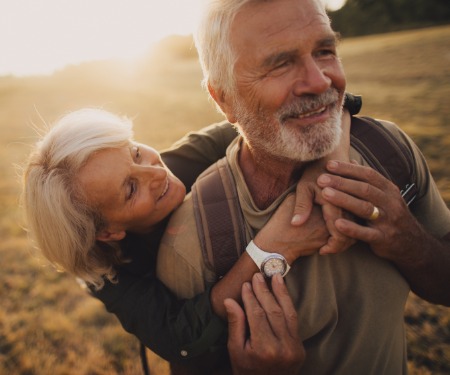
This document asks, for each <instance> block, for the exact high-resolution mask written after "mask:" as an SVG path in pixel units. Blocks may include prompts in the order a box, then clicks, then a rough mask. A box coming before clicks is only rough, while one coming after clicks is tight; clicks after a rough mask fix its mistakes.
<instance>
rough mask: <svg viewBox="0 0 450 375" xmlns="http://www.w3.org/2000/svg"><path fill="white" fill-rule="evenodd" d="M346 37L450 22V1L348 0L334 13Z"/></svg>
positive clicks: (335, 20)
mask: <svg viewBox="0 0 450 375" xmlns="http://www.w3.org/2000/svg"><path fill="white" fill-rule="evenodd" d="M330 17H331V19H332V22H333V28H334V29H335V30H336V31H339V32H340V33H341V34H342V35H343V36H344V37H349V36H357V35H369V34H378V33H387V32H392V31H399V30H410V29H416V28H422V27H430V26H436V25H444V24H449V23H450V5H449V2H448V0H413V1H411V0H347V2H346V4H345V5H344V6H343V7H342V8H341V9H339V10H338V11H335V12H330Z"/></svg>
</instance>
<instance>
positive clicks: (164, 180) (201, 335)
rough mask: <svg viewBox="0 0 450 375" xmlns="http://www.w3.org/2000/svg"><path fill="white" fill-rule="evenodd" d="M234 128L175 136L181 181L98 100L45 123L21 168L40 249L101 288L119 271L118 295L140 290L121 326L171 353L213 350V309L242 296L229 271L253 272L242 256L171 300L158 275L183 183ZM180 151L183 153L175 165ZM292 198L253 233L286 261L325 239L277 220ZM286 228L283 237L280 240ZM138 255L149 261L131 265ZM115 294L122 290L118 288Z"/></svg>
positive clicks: (220, 151) (215, 155)
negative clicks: (182, 138) (212, 281)
mask: <svg viewBox="0 0 450 375" xmlns="http://www.w3.org/2000/svg"><path fill="white" fill-rule="evenodd" d="M235 135H236V133H235V131H234V130H233V128H232V127H231V126H230V125H229V124H221V125H217V126H214V127H210V128H207V129H206V130H203V131H202V132H200V133H199V134H193V135H191V136H190V137H189V140H190V142H191V143H185V144H181V145H179V147H178V152H177V153H175V154H171V153H168V154H166V160H167V161H168V162H169V163H170V164H171V165H172V166H174V167H175V168H176V169H177V170H178V172H177V173H178V174H179V175H181V176H182V178H183V182H184V183H183V182H182V181H181V180H180V179H178V178H177V177H176V176H175V175H174V174H173V173H172V172H171V170H169V168H168V167H167V166H166V164H165V163H164V162H163V161H162V159H161V156H160V154H159V153H158V152H157V151H156V150H155V149H153V148H151V147H149V146H146V145H143V144H139V143H136V142H135V141H133V131H132V124H131V122H130V121H129V120H127V119H125V118H121V117H118V116H116V115H114V114H111V113H109V112H106V111H103V110H99V109H82V110H79V111H76V112H73V113H70V114H68V115H66V116H64V117H62V118H61V119H60V120H59V121H58V122H57V123H56V125H55V126H54V127H52V128H51V129H50V131H49V132H48V133H47V134H46V135H45V136H44V137H43V138H42V139H41V140H40V141H39V142H38V143H37V144H36V147H35V150H34V151H33V152H32V153H31V155H30V158H29V161H28V164H27V166H26V168H25V173H24V179H23V184H24V189H23V203H24V207H25V211H26V216H27V220H28V228H29V232H30V234H31V236H32V238H33V239H34V241H35V243H36V245H37V247H38V248H39V249H40V251H41V252H42V254H43V255H44V256H45V257H46V258H47V259H48V260H49V261H50V262H51V263H52V264H54V265H55V266H56V267H57V268H59V269H62V270H64V271H66V272H68V273H70V274H71V275H74V276H76V277H78V278H81V279H82V280H84V281H85V282H86V283H87V284H88V285H89V286H90V288H91V289H92V291H93V293H94V294H97V295H99V294H100V295H101V293H102V290H103V288H104V286H105V283H106V284H107V285H108V287H109V289H107V291H106V293H109V292H108V290H111V288H112V289H114V285H115V283H116V282H117V274H118V271H120V272H119V274H120V276H119V278H120V283H119V284H120V285H121V287H122V288H124V290H126V293H125V292H124V293H123V296H125V294H126V295H127V296H130V295H135V296H136V298H138V297H137V296H138V295H139V296H140V297H139V298H145V302H138V303H137V305H136V308H135V309H134V311H133V314H134V315H133V316H132V317H127V319H123V316H122V319H121V321H122V324H123V325H124V328H125V329H127V330H129V331H130V332H132V333H135V332H136V331H139V330H142V329H143V327H145V329H146V333H145V335H144V336H145V337H144V339H142V338H141V337H139V338H141V340H142V341H143V342H144V343H145V345H146V346H148V347H150V348H151V349H152V350H154V351H155V352H156V353H157V354H159V355H161V356H162V357H164V358H166V359H168V360H171V361H173V360H177V359H179V358H180V354H179V353H180V351H181V352H184V353H185V355H184V354H182V355H183V356H187V357H191V356H196V355H199V354H202V352H203V350H198V347H202V348H205V347H208V348H210V349H211V347H213V346H214V345H215V344H217V343H218V342H220V338H221V337H222V333H223V328H224V325H223V323H222V321H221V320H220V319H219V318H218V317H217V315H215V314H214V311H216V312H219V313H220V312H221V311H223V301H224V299H225V298H227V297H231V298H234V299H239V297H240V292H241V285H242V283H237V282H235V280H236V279H233V275H235V274H236V273H239V280H242V279H243V278H244V279H248V280H250V279H251V276H252V275H253V274H254V272H255V269H254V268H250V269H246V268H245V267H244V268H243V267H241V266H240V264H239V262H238V263H236V265H235V266H234V267H233V269H232V270H231V271H230V277H228V275H227V277H225V278H224V279H222V280H221V281H219V283H217V284H216V286H215V287H214V288H212V291H211V290H210V289H208V290H207V291H206V292H205V293H203V294H202V295H199V296H196V297H195V298H193V299H191V300H187V301H179V300H177V298H176V297H175V296H173V295H172V294H171V293H170V291H169V290H168V289H166V288H165V287H164V285H162V284H161V283H160V282H159V281H158V280H157V279H156V277H155V276H154V267H153V266H154V263H155V259H156V258H155V257H156V253H157V251H156V250H157V246H158V241H159V239H160V237H161V234H162V233H163V230H164V227H165V224H166V219H167V218H168V216H169V215H170V214H171V212H172V211H173V210H175V209H176V208H177V206H178V205H180V204H181V202H182V201H183V199H184V197H185V193H186V187H187V188H188V189H189V187H190V186H191V184H192V182H193V179H194V178H195V177H196V176H197V175H198V174H199V173H200V172H201V171H202V170H203V169H205V168H206V167H207V166H208V165H209V164H212V163H213V162H215V161H216V160H217V159H219V158H220V157H222V156H223V155H224V154H225V149H226V147H227V145H228V144H229V143H230V142H231V140H232V139H233V138H234V137H235ZM202 150H203V153H202ZM206 150H209V151H206ZM185 157H187V161H184V164H183V163H181V166H180V165H178V162H179V161H180V160H181V159H183V158H185ZM187 166H188V167H187ZM292 199H293V198H292V197H291V198H290V202H289V204H288V203H286V204H283V205H282V206H281V207H280V209H279V211H278V212H277V214H276V215H274V217H273V218H272V219H271V220H270V221H269V223H268V224H267V225H266V227H265V228H264V229H263V230H261V231H260V232H259V234H258V235H257V236H256V238H255V239H254V241H255V243H258V244H259V245H260V246H261V247H263V248H266V249H274V248H275V246H277V247H276V249H277V251H278V252H279V253H281V254H285V255H286V256H287V254H289V259H290V260H291V261H293V260H294V259H295V258H296V257H298V256H299V255H300V254H302V252H303V254H304V252H305V249H306V248H307V249H317V248H320V246H322V245H323V244H325V243H326V242H327V238H328V232H327V231H326V230H323V231H317V230H314V231H313V230H310V235H309V237H305V232H306V231H305V230H302V231H298V230H297V231H298V232H299V234H298V235H296V234H293V232H294V230H293V228H292V227H291V228H284V227H285V226H284V227H283V226H281V225H280V222H284V223H286V222H289V218H288V215H292V204H293V201H292ZM316 216H317V215H316ZM288 227H289V226H288ZM303 227H306V229H307V227H308V225H305V226H302V228H303ZM284 234H286V238H289V241H288V240H286V242H285V243H281V242H280V240H279V238H280V237H281V238H283V235H284ZM298 237H300V238H298ZM272 239H273V240H272ZM135 258H138V259H139V260H142V259H145V261H144V262H141V261H139V262H138V264H136V262H134V263H133V259H135ZM136 267H137V268H136ZM136 275H138V276H139V280H141V281H140V282H139V283H136V282H135V281H136ZM127 278H131V280H133V282H132V283H128V279H127ZM139 293H141V294H139ZM112 295H113V296H118V295H120V293H117V291H116V290H115V291H114V293H112ZM210 297H211V300H212V301H214V303H213V305H212V306H211V300H210ZM124 298H125V297H124ZM139 298H138V299H139ZM100 299H102V300H105V299H108V298H107V297H105V295H103V298H101V297H100ZM139 303H142V305H144V303H145V306H146V308H145V310H144V311H145V314H146V316H143V315H142V312H140V311H139V306H140V305H139ZM124 304H126V299H124V300H121V299H120V298H117V299H116V300H114V301H113V302H111V301H110V304H109V305H108V304H107V308H108V309H109V310H112V311H113V312H114V313H116V314H117V315H118V316H119V318H120V317H121V313H120V311H121V306H122V305H124ZM113 305H115V306H114V307H112V306H113ZM125 310H126V311H127V314H129V313H130V310H129V309H127V308H125ZM221 315H222V317H223V314H221ZM128 318H129V319H128ZM139 321H147V323H139ZM130 322H131V323H130ZM139 324H142V325H140V326H139ZM135 325H138V326H137V327H136V326H135ZM199 342H201V345H200V346H199V345H197V344H198V343H199ZM205 344H206V345H205ZM196 348H197V349H196Z"/></svg>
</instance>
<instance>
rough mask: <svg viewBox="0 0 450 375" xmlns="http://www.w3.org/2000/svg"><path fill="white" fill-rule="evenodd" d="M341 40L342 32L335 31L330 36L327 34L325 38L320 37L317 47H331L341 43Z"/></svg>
mask: <svg viewBox="0 0 450 375" xmlns="http://www.w3.org/2000/svg"><path fill="white" fill-rule="evenodd" d="M339 40H340V34H339V33H334V34H332V35H330V36H327V37H325V38H323V39H320V40H319V41H318V42H317V47H329V46H336V45H338V44H339Z"/></svg>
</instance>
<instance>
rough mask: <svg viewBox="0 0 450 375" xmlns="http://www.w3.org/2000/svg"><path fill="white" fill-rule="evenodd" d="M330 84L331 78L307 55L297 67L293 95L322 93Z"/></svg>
mask: <svg viewBox="0 0 450 375" xmlns="http://www.w3.org/2000/svg"><path fill="white" fill-rule="evenodd" d="M331 84H332V80H331V78H330V77H328V76H327V75H326V71H325V69H324V68H322V67H321V66H320V65H319V64H318V63H317V62H316V60H315V59H314V58H313V57H312V56H307V57H305V58H304V59H303V61H302V65H301V66H300V67H299V68H298V77H297V78H296V81H295V85H294V95H296V96H301V95H304V94H316V95H318V94H322V93H324V92H325V91H327V90H328V89H329V88H330V87H331Z"/></svg>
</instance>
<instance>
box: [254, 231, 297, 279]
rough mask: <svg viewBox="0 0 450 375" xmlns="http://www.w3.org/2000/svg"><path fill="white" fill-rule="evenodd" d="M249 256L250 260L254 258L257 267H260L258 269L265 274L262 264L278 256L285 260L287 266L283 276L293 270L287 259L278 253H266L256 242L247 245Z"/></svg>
mask: <svg viewBox="0 0 450 375" xmlns="http://www.w3.org/2000/svg"><path fill="white" fill-rule="evenodd" d="M246 251H247V254H248V255H249V256H250V258H252V260H253V261H254V262H255V264H256V266H257V267H258V269H259V270H260V271H261V272H263V269H262V268H261V266H262V264H263V263H264V261H265V260H266V259H267V258H269V257H272V256H274V255H276V256H277V257H280V258H282V259H283V260H284V262H285V264H286V271H285V272H284V274H283V275H281V276H283V277H284V276H285V275H286V274H287V273H288V272H289V270H290V269H291V267H290V266H289V264H288V262H287V261H286V258H285V257H284V256H283V255H281V254H278V253H268V252H267V251H264V250H262V249H260V248H259V247H258V246H257V245H256V244H255V243H254V242H253V240H252V241H250V242H249V244H248V245H247V248H246Z"/></svg>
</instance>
